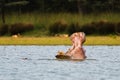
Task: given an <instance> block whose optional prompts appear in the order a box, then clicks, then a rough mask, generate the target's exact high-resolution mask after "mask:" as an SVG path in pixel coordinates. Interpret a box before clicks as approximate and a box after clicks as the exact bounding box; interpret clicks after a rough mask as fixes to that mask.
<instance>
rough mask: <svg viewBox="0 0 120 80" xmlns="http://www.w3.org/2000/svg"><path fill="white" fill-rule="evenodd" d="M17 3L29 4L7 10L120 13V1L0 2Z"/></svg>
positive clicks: (47, 0)
mask: <svg viewBox="0 0 120 80" xmlns="http://www.w3.org/2000/svg"><path fill="white" fill-rule="evenodd" d="M17 1H28V2H29V3H28V4H26V5H24V6H20V5H16V6H17V7H15V6H9V7H7V9H13V10H18V8H20V9H21V10H22V11H39V12H72V13H76V12H78V13H92V12H95V13H96V12H98V13H99V12H120V0H0V5H1V4H2V2H4V3H5V4H7V3H11V2H17Z"/></svg>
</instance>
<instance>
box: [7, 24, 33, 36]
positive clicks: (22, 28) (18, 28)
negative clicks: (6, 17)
mask: <svg viewBox="0 0 120 80" xmlns="http://www.w3.org/2000/svg"><path fill="white" fill-rule="evenodd" d="M33 29H34V26H33V24H31V23H28V24H26V23H15V24H12V25H11V27H10V29H9V32H10V33H11V34H12V35H13V34H18V33H22V32H26V31H30V30H33Z"/></svg>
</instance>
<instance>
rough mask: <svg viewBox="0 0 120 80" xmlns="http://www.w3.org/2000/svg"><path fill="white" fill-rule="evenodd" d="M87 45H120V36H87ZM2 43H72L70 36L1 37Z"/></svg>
mask: <svg viewBox="0 0 120 80" xmlns="http://www.w3.org/2000/svg"><path fill="white" fill-rule="evenodd" d="M86 39H87V40H86V42H85V45H120V37H119V36H87V37H86ZM0 45H71V41H70V39H69V38H68V37H18V38H13V37H1V38H0Z"/></svg>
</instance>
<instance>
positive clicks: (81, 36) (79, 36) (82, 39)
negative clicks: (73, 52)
mask: <svg viewBox="0 0 120 80" xmlns="http://www.w3.org/2000/svg"><path fill="white" fill-rule="evenodd" d="M75 38H77V39H78V40H79V41H80V42H81V44H83V43H84V42H85V41H86V38H85V33H84V32H76V33H73V34H72V35H71V36H70V39H71V41H72V42H73V43H74V42H75V41H76V40H75Z"/></svg>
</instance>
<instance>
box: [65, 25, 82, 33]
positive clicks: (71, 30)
mask: <svg viewBox="0 0 120 80" xmlns="http://www.w3.org/2000/svg"><path fill="white" fill-rule="evenodd" d="M79 31H80V25H79V23H72V24H70V25H69V26H68V28H67V32H68V34H69V35H71V34H72V33H74V32H79Z"/></svg>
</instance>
